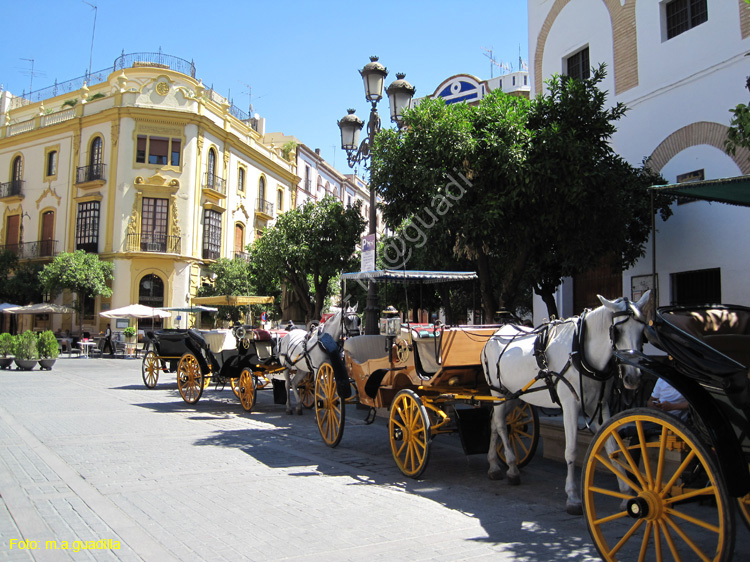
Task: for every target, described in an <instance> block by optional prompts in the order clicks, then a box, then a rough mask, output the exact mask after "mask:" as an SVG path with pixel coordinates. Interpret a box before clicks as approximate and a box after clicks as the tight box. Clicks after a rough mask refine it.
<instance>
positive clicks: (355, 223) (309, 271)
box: [250, 196, 365, 322]
mask: <svg viewBox="0 0 750 562" xmlns="http://www.w3.org/2000/svg"><path fill="white" fill-rule="evenodd" d="M364 227H365V220H364V219H363V218H362V216H361V210H360V205H359V203H357V204H356V205H353V206H350V207H345V206H344V204H343V203H342V202H341V201H339V200H338V199H335V198H333V197H330V196H326V197H324V198H323V199H322V200H320V201H318V202H313V201H308V202H306V203H305V204H304V205H303V206H302V207H299V208H297V209H291V210H289V211H287V212H285V213H284V214H282V215H280V216H279V218H278V220H277V221H276V224H274V225H273V226H272V227H270V228H266V229H265V230H264V231H263V235H262V236H260V237H259V238H258V239H256V240H255V241H254V242H253V244H252V246H251V248H250V254H251V263H252V264H253V274H254V276H255V278H256V280H257V285H258V286H259V287H268V286H273V285H277V286H280V285H282V284H283V285H285V286H286V290H287V293H288V294H291V295H293V298H294V300H295V301H296V302H298V304H299V305H300V307H301V309H302V310H303V311H304V315H305V322H309V321H311V320H319V319H320V316H321V313H322V310H323V306H324V303H325V299H326V297H327V296H328V294H329V293H330V287H329V286H330V282H331V280H332V279H334V278H335V277H336V276H338V275H339V273H341V272H342V271H345V270H348V269H350V268H351V267H353V266H354V263H353V255H354V251H355V248H356V245H357V244H358V243H359V240H360V236H361V234H362V232H363V230H364Z"/></svg>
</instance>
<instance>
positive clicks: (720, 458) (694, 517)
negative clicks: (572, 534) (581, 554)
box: [582, 176, 750, 562]
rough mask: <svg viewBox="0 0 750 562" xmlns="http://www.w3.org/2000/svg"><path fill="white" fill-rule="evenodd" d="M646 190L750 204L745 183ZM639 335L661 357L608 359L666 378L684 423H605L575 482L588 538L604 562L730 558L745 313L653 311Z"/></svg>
mask: <svg viewBox="0 0 750 562" xmlns="http://www.w3.org/2000/svg"><path fill="white" fill-rule="evenodd" d="M652 189H655V190H661V191H665V192H667V193H671V194H673V195H680V196H683V197H691V198H695V199H704V200H708V201H720V202H725V203H731V204H736V205H744V206H750V185H749V184H748V177H747V176H745V177H742V178H730V179H727V180H709V181H705V182H692V183H685V184H676V185H672V186H657V187H654V188H652ZM645 335H646V338H647V339H648V340H649V341H650V342H651V343H652V344H653V345H654V346H655V347H657V348H658V349H660V350H662V351H663V352H664V353H666V355H656V356H647V355H644V354H643V353H640V352H638V351H627V352H617V356H618V358H619V359H620V361H621V362H622V363H623V364H627V365H631V366H633V367H637V368H638V369H640V371H641V372H642V373H646V374H650V375H651V376H653V377H658V378H662V379H664V380H666V381H667V382H668V383H669V384H670V385H671V386H673V387H674V388H675V389H676V390H677V391H679V393H681V394H682V395H683V396H684V397H685V399H686V400H687V402H688V404H689V405H690V418H689V420H688V423H685V422H683V421H681V420H679V419H677V418H676V417H674V416H673V415H670V414H666V413H663V412H660V411H658V410H654V409H653V408H637V409H633V410H627V411H625V412H622V413H620V414H618V415H616V416H614V417H612V418H611V419H610V420H609V421H608V422H607V423H605V424H604V425H603V427H602V428H601V429H600V430H599V431H598V433H597V434H596V436H595V437H594V439H593V441H592V443H591V445H590V447H589V450H588V452H587V455H586V459H585V462H584V468H583V474H582V489H583V507H584V513H585V516H586V523H587V525H588V528H589V532H590V534H591V537H592V539H593V541H594V544H595V545H596V548H597V550H598V551H599V553H600V554H601V556H602V558H604V559H605V560H635V559H638V560H656V561H657V562H661V560H665V559H670V560H672V559H674V560H680V559H682V560H714V561H724V560H730V559H731V558H732V555H733V548H734V541H735V509H734V507H735V505H736V506H737V507H738V511H739V513H740V517H741V518H742V519H743V520H744V523H745V524H746V525H747V526H748V529H750V493H749V492H750V470H749V469H748V467H749V466H750V379H749V377H750V371H748V368H749V367H750V308H747V307H744V306H735V305H715V304H708V305H702V306H689V307H679V306H667V307H662V308H659V309H658V310H657V311H656V317H655V319H654V321H653V322H652V323H651V324H650V325H649V327H647V328H646V331H645ZM623 485H624V486H623ZM745 554H747V553H745Z"/></svg>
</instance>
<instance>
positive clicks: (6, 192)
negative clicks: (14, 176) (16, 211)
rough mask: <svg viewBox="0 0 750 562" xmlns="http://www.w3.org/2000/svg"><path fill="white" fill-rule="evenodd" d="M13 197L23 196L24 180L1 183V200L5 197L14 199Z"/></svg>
mask: <svg viewBox="0 0 750 562" xmlns="http://www.w3.org/2000/svg"><path fill="white" fill-rule="evenodd" d="M13 195H23V180H13V181H8V182H5V183H0V199H2V198H3V197H12V196H13Z"/></svg>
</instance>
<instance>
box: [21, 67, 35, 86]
mask: <svg viewBox="0 0 750 562" xmlns="http://www.w3.org/2000/svg"><path fill="white" fill-rule="evenodd" d="M21 60H25V61H29V62H30V63H31V70H30V71H29V93H31V91H32V86H33V85H34V59H21Z"/></svg>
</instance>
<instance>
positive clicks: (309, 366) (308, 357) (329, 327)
mask: <svg viewBox="0 0 750 562" xmlns="http://www.w3.org/2000/svg"><path fill="white" fill-rule="evenodd" d="M342 314H343V315H344V322H342V320H341V316H342ZM355 325H356V331H357V332H358V331H359V330H358V327H359V317H358V316H357V315H356V307H355V308H354V309H349V310H347V311H346V312H343V311H342V310H339V311H338V312H336V314H334V315H333V316H331V317H330V318H329V319H328V320H327V321H326V322H325V324H323V325H322V326H317V327H315V328H313V329H311V330H310V331H309V332H306V331H304V330H292V331H291V332H289V333H288V334H287V335H285V336H284V337H283V338H282V339H281V342H280V343H279V363H280V364H281V366H282V367H284V381H285V383H286V413H287V414H291V413H292V403H291V397H290V395H289V390H290V389H291V391H292V393H294V399H295V401H296V403H297V406H296V412H297V414H300V415H301V414H302V400H300V396H299V388H298V387H299V384H300V383H301V382H302V379H304V378H305V376H307V374H308V373H311V374H313V375H314V374H315V372H316V371H317V369H318V367H320V366H321V364H323V363H324V362H325V361H326V360H328V355H327V354H326V352H325V351H324V350H323V349H321V347H320V346H319V345H318V340H319V338H320V337H321V336H322V335H323V334H329V335H330V336H331V337H332V338H333V340H334V341H336V342H338V341H339V340H340V339H341V335H342V333H343V331H344V330H346V332H347V333H350V332H354V331H355ZM292 369H294V370H295V371H296V372H295V374H294V376H292Z"/></svg>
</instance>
